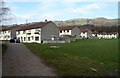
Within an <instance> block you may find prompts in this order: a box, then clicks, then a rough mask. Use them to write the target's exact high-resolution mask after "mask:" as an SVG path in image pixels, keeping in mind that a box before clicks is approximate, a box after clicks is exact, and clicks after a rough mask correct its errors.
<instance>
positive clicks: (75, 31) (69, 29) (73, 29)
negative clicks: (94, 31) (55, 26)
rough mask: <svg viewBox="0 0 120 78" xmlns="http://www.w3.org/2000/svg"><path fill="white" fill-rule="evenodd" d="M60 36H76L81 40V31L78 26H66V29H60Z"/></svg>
mask: <svg viewBox="0 0 120 78" xmlns="http://www.w3.org/2000/svg"><path fill="white" fill-rule="evenodd" d="M59 29H60V31H59V35H60V36H64V35H70V36H74V37H76V38H77V39H79V38H80V29H79V28H78V27H77V26H65V27H63V26H62V27H59Z"/></svg>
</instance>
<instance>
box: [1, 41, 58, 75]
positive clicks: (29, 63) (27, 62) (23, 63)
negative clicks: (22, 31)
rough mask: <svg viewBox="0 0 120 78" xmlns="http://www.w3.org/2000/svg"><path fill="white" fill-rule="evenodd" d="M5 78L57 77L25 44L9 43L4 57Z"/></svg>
mask: <svg viewBox="0 0 120 78" xmlns="http://www.w3.org/2000/svg"><path fill="white" fill-rule="evenodd" d="M2 74H3V76H56V75H55V74H54V73H53V72H52V69H50V68H49V67H47V66H45V65H44V64H43V63H42V62H41V60H40V58H39V57H37V56H36V55H34V54H33V53H32V52H31V51H30V50H29V49H27V48H26V46H25V45H24V44H21V43H9V44H8V48H7V50H6V52H5V54H4V57H3V73H2Z"/></svg>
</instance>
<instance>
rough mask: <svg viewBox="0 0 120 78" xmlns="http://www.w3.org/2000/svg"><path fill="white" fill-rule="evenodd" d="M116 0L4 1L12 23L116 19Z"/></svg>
mask: <svg viewBox="0 0 120 78" xmlns="http://www.w3.org/2000/svg"><path fill="white" fill-rule="evenodd" d="M117 1H118V0H104V2H103V1H101V0H99V1H98V0H97V2H96V1H95V0H62V1H60V0H59V1H58V0H19V2H18V0H6V2H7V4H6V5H7V6H8V7H10V9H11V12H12V14H13V16H14V17H15V19H14V21H12V23H17V24H21V23H25V22H26V19H27V20H28V22H38V21H44V20H45V19H47V20H51V21H55V20H58V21H59V20H69V19H74V18H96V17H106V18H110V19H114V18H117V17H118V2H117Z"/></svg>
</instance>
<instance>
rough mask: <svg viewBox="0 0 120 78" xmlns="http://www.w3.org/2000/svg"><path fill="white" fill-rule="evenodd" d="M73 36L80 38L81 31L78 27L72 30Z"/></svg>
mask: <svg viewBox="0 0 120 78" xmlns="http://www.w3.org/2000/svg"><path fill="white" fill-rule="evenodd" d="M71 35H72V36H76V38H77V39H79V38H80V29H79V28H78V27H77V26H76V27H74V28H73V29H72V30H71Z"/></svg>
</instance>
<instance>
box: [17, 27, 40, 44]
mask: <svg viewBox="0 0 120 78" xmlns="http://www.w3.org/2000/svg"><path fill="white" fill-rule="evenodd" d="M36 29H37V30H39V32H36ZM36 29H30V30H25V31H17V32H16V34H17V37H18V38H20V41H21V42H27V43H33V42H36V43H41V28H36ZM19 32H20V33H19ZM23 32H24V33H23ZM35 33H36V34H35ZM36 37H38V38H39V40H35V39H36ZM29 39H30V40H29Z"/></svg>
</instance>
